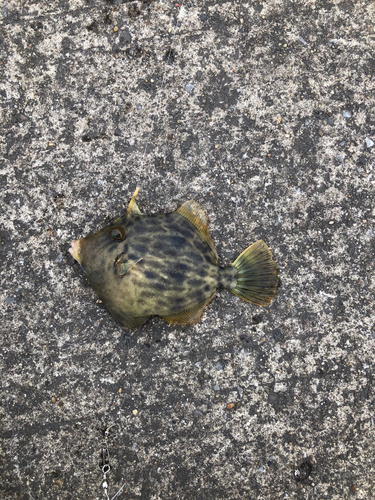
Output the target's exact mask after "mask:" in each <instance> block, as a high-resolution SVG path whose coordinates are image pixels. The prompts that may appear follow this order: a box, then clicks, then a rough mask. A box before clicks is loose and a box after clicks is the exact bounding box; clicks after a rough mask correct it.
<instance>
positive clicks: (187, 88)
mask: <svg viewBox="0 0 375 500" xmlns="http://www.w3.org/2000/svg"><path fill="white" fill-rule="evenodd" d="M193 89H194V85H192V84H191V83H188V84H187V85H185V90H186V92H192V91H193Z"/></svg>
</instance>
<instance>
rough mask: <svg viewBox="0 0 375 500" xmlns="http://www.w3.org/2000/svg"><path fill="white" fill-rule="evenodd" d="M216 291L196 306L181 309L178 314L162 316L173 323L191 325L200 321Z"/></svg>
mask: <svg viewBox="0 0 375 500" xmlns="http://www.w3.org/2000/svg"><path fill="white" fill-rule="evenodd" d="M214 295H215V293H213V294H212V295H211V297H208V299H204V300H203V301H202V302H199V304H197V305H196V306H194V307H192V308H191V309H187V310H185V311H180V312H178V313H176V314H171V315H169V316H162V318H163V319H164V320H165V321H167V322H168V323H172V324H173V325H191V324H192V323H198V321H200V319H201V316H202V313H203V310H204V308H205V307H206V306H207V305H208V304H209V303H210V302H211V300H212V299H213V298H214Z"/></svg>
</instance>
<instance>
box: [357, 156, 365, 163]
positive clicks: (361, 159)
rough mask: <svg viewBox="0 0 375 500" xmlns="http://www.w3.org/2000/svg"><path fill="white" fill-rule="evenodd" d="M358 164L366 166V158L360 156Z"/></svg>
mask: <svg viewBox="0 0 375 500" xmlns="http://www.w3.org/2000/svg"><path fill="white" fill-rule="evenodd" d="M359 163H360V164H361V165H366V158H365V157H364V156H360V157H359Z"/></svg>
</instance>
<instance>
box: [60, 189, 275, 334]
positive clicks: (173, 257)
mask: <svg viewBox="0 0 375 500" xmlns="http://www.w3.org/2000/svg"><path fill="white" fill-rule="evenodd" d="M137 193H138V190H137V191H136V192H135V193H134V195H133V198H132V200H131V202H130V204H129V207H128V210H127V212H126V214H125V215H124V216H123V217H120V218H119V219H116V220H115V221H113V222H112V223H111V224H109V225H108V226H107V227H105V228H103V229H101V230H100V231H98V232H96V233H94V234H92V235H89V236H87V237H86V238H82V239H81V240H77V241H76V242H73V243H72V248H71V250H70V251H71V253H72V255H73V257H74V258H75V259H76V260H78V261H79V262H80V264H81V266H82V267H83V269H84V271H85V273H86V274H87V277H88V279H89V282H90V284H91V285H92V287H93V288H94V290H95V291H96V293H97V294H98V296H99V298H100V299H101V300H102V301H103V302H104V303H105V305H106V307H107V309H108V310H109V312H110V313H111V314H112V315H113V316H114V317H115V318H116V319H117V320H118V321H119V322H120V323H121V324H122V325H124V326H127V327H129V328H136V327H137V326H138V325H140V324H143V323H144V322H145V321H147V319H148V318H149V317H150V316H154V315H158V316H161V317H162V318H164V319H165V320H167V321H169V322H170V323H175V324H186V323H194V322H196V321H199V319H200V317H201V314H202V312H203V309H204V308H205V306H206V305H207V304H208V303H209V302H210V300H211V299H212V298H213V297H214V295H215V292H216V290H217V289H218V288H228V289H230V290H231V291H233V293H236V294H237V295H239V296H241V294H240V293H237V292H236V286H237V283H238V280H239V279H241V276H240V275H241V271H240V270H239V269H238V268H237V267H236V266H235V265H233V266H230V267H229V268H222V267H220V266H219V265H218V258H217V253H216V249H215V246H214V244H213V242H212V240H211V237H210V235H209V232H208V217H207V215H206V213H205V211H204V210H203V209H202V207H201V206H200V205H199V204H198V203H197V202H195V201H194V200H190V201H188V202H186V203H185V204H184V205H182V207H180V208H179V209H178V210H177V211H176V212H174V213H171V214H158V215H144V214H141V212H140V211H139V209H138V207H137V205H136V203H135V197H136V195H137ZM258 243H259V242H258ZM262 243H263V242H262ZM263 245H264V246H265V247H266V245H265V244H264V243H263ZM249 248H251V247H249ZM266 248H267V250H268V247H266ZM245 252H246V251H245ZM268 252H269V250H268ZM269 254H270V252H269ZM241 255H242V254H241ZM268 257H270V256H269V255H268ZM245 260H246V259H245ZM258 260H259V259H258ZM263 260H264V259H263ZM271 261H272V262H273V260H272V258H271ZM257 262H258V261H257ZM267 262H269V258H267ZM234 264H235V263H234ZM271 268H272V269H271V274H272V276H269V274H270V273H269V271H270V270H268V271H266V275H267V276H265V278H266V282H267V280H268V284H267V287H268V289H267V290H266V291H265V292H264V293H265V295H266V296H267V297H266V302H267V303H269V302H270V300H271V299H270V298H269V295H270V293H271V294H272V297H273V294H274V293H275V291H276V286H277V268H276V264H275V263H274V262H273V264H271ZM263 271H264V270H263ZM267 273H268V274H267ZM258 274H259V273H258ZM261 274H262V273H261ZM263 274H264V273H263ZM263 278H264V276H263ZM263 278H262V277H261V279H263ZM257 280H259V277H258V278H257ZM275 281H276V282H275ZM240 283H242V287H244V286H245V288H246V286H247V285H246V281H245V282H243V281H241V282H240ZM237 291H238V290H237ZM240 292H241V290H240ZM242 294H243V290H242ZM272 297H271V298H272ZM241 298H244V299H245V300H247V298H246V297H243V296H242V297H241ZM262 300H263V302H264V299H262Z"/></svg>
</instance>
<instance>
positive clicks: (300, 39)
mask: <svg viewBox="0 0 375 500" xmlns="http://www.w3.org/2000/svg"><path fill="white" fill-rule="evenodd" d="M299 41H300V42H301V43H303V45H307V42H306V40H304V39H303V38H302V37H301V36H300V37H299Z"/></svg>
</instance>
